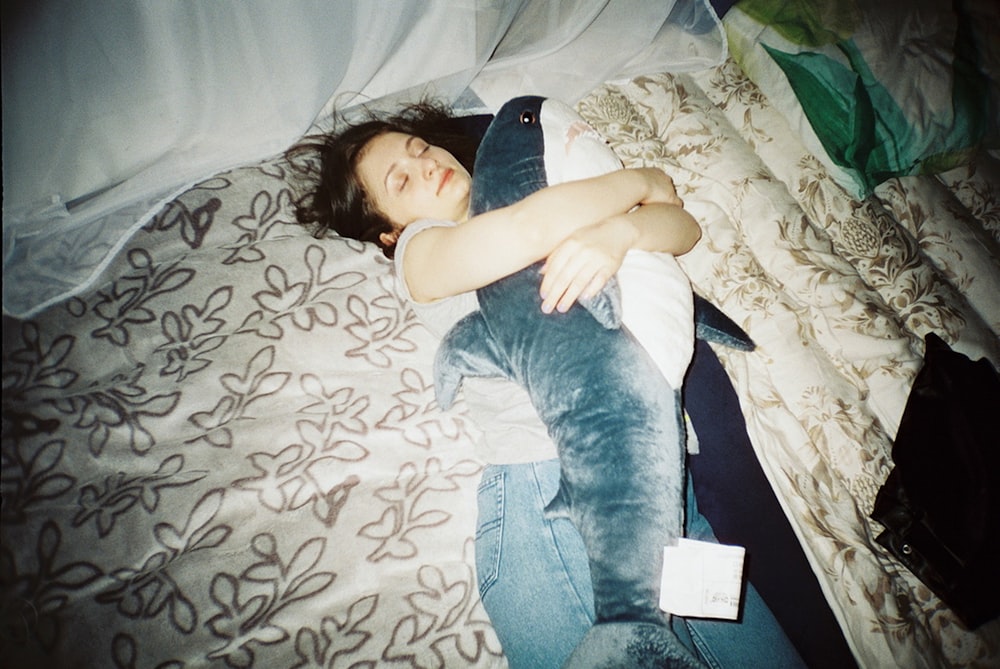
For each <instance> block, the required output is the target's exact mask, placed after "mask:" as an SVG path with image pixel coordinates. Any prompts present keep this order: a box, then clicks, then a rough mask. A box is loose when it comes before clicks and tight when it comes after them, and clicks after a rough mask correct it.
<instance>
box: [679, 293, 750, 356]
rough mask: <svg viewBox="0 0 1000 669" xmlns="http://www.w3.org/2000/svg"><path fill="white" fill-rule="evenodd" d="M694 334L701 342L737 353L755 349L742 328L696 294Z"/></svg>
mask: <svg viewBox="0 0 1000 669" xmlns="http://www.w3.org/2000/svg"><path fill="white" fill-rule="evenodd" d="M694 334H695V336H696V337H697V338H698V339H701V340H702V341H706V342H715V343H716V344H722V345H723V346H728V347H730V348H735V349H737V350H739V351H752V350H754V349H755V348H757V345H756V344H755V343H754V341H753V339H751V338H750V335H748V334H747V333H746V332H744V331H743V328H741V327H740V326H739V325H737V324H736V323H734V322H733V321H732V319H731V318H729V316H727V315H725V314H724V313H722V312H721V311H720V310H719V308H718V307H716V306H715V305H714V304H712V303H711V302H709V301H708V300H706V299H705V298H703V297H702V296H701V295H699V294H698V293H695V294H694Z"/></svg>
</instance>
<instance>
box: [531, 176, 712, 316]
mask: <svg viewBox="0 0 1000 669" xmlns="http://www.w3.org/2000/svg"><path fill="white" fill-rule="evenodd" d="M656 171H657V172H659V170H656ZM660 174H663V173H662V172H660ZM649 176H651V177H652V179H653V181H654V182H655V183H656V184H658V187H659V188H660V190H658V191H656V197H664V198H666V199H671V193H673V183H672V182H671V181H670V178H669V177H666V181H664V180H662V179H659V177H657V176H656V175H652V174H651V175H649ZM664 176H666V175H664ZM672 199H674V200H676V201H680V200H679V198H677V195H676V193H673V195H672ZM700 238H701V228H700V227H699V226H698V223H697V222H696V221H695V220H694V219H693V218H692V217H691V215H690V214H689V213H688V212H686V211H685V210H684V209H683V208H682V207H680V206H679V205H676V204H666V203H652V204H644V205H640V206H638V207H636V208H635V209H634V210H632V211H630V212H628V213H626V214H619V215H616V216H611V217H609V218H606V219H604V220H603V221H600V222H598V223H594V224H592V225H589V226H586V227H583V228H580V229H579V230H577V231H576V232H574V233H572V234H571V235H570V236H569V237H567V238H566V239H565V240H563V241H562V243H560V244H559V245H558V246H556V248H555V249H554V250H553V251H552V253H550V254H549V255H548V257H547V258H546V261H545V264H544V266H543V267H542V284H541V287H540V289H539V290H540V293H541V297H542V311H543V312H545V313H551V312H552V311H553V310H557V311H559V312H566V311H568V310H569V308H570V307H572V306H573V304H574V303H575V302H576V301H577V300H579V299H580V298H588V299H589V298H592V297H594V296H595V295H597V294H598V293H599V292H600V291H601V289H602V288H604V285H605V284H606V283H607V282H608V280H609V279H611V277H612V276H614V275H615V273H616V272H617V271H618V268H619V267H621V265H622V262H624V260H625V254H626V253H628V251H629V250H630V249H638V250H645V251H658V252H663V253H672V254H673V255H681V254H684V253H687V252H688V251H690V250H691V248H692V247H693V246H694V245H695V244H696V243H697V242H698V239H700Z"/></svg>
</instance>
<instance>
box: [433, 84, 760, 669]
mask: <svg viewBox="0 0 1000 669" xmlns="http://www.w3.org/2000/svg"><path fill="white" fill-rule="evenodd" d="M545 104H546V101H545V99H544V98H539V97H522V98H516V99H514V100H511V101H510V102H508V103H507V104H506V105H504V106H503V107H502V108H501V109H500V111H499V112H498V113H497V115H496V117H495V118H494V120H493V121H492V123H491V124H490V126H489V128H488V129H487V131H486V134H485V135H484V137H483V141H482V143H481V145H480V148H479V151H478V153H477V158H476V164H475V170H474V176H473V185H472V199H471V213H472V214H473V215H476V214H479V213H483V212H485V211H489V210H492V209H495V208H499V207H503V206H506V205H509V204H512V203H514V202H516V201H518V200H520V199H522V198H524V197H526V196H527V195H529V194H530V193H532V192H534V191H536V190H538V189H541V188H543V187H545V186H546V185H548V183H549V181H548V176H547V171H546V162H545V119H546V109H545ZM538 224H539V225H544V224H545V222H544V221H539V222H538ZM540 266H541V263H539V264H537V265H534V266H531V267H528V268H526V269H524V270H522V271H520V272H517V273H515V274H513V275H511V276H508V277H506V278H504V279H501V280H500V281H497V282H495V283H493V284H491V285H489V286H485V287H483V288H481V289H480V290H479V291H478V292H477V297H478V300H479V305H480V310H479V311H478V312H474V313H472V314H470V315H469V316H467V317H465V318H464V319H463V320H461V321H459V323H457V324H456V325H455V326H454V328H453V329H452V330H451V331H450V332H449V333H448V335H447V336H446V337H445V339H444V341H443V343H442V345H441V348H440V349H439V351H438V356H437V359H436V361H435V385H436V391H437V397H438V402H439V404H440V405H441V406H442V407H443V408H446V409H447V408H448V407H450V406H451V404H452V403H453V401H454V399H455V396H456V394H457V392H458V390H459V387H460V385H461V380H462V377H463V376H473V377H490V376H503V377H506V378H510V379H512V380H514V381H516V382H517V383H519V384H520V385H522V386H523V387H524V388H525V389H526V390H527V391H528V394H529V396H530V398H531V401H532V404H533V405H534V407H535V409H536V411H537V412H538V414H539V416H540V418H541V419H542V422H543V423H544V424H545V425H546V427H547V428H548V431H549V434H550V436H551V437H552V439H553V441H554V442H555V444H556V447H557V449H558V453H559V459H560V468H561V478H560V487H559V492H558V493H557V495H556V497H555V499H554V500H553V501H552V502H551V503H550V504H549V507H548V509H547V512H548V513H549V514H553V515H559V514H565V515H568V517H569V518H570V519H571V520H572V522H573V523H574V524H575V526H576V527H577V529H578V530H579V532H580V534H581V536H582V538H583V541H584V544H585V546H586V549H587V554H588V558H589V561H590V572H591V581H592V583H593V590H594V607H595V614H596V620H595V624H594V626H593V627H592V628H591V630H590V631H589V632H588V633H587V635H586V636H585V637H584V639H583V640H582V641H581V642H580V644H579V645H578V646H577V648H576V649H575V651H574V653H573V655H572V656H571V658H570V660H569V662H568V666H575V667H611V666H615V667H618V666H620V667H626V666H627V667H646V666H650V667H653V666H656V667H661V666H668V667H696V666H702V665H701V664H700V663H699V662H698V661H697V660H696V659H695V658H694V657H693V656H692V655H691V654H690V653H689V652H688V651H687V649H686V648H684V646H683V645H682V644H681V643H680V642H679V641H678V639H677V638H676V637H675V636H674V634H673V632H672V631H671V630H670V627H669V621H668V619H667V617H666V616H665V615H664V614H663V613H662V612H661V611H660V608H659V590H660V577H661V575H660V571H661V567H662V558H663V548H664V546H667V545H670V544H672V543H674V542H675V540H676V539H677V537H679V536H681V535H682V533H683V499H684V495H683V485H684V474H683V458H684V447H683V439H682V428H681V425H680V421H679V420H678V414H677V412H676V407H677V403H676V399H675V398H676V394H675V391H676V388H674V387H671V385H670V384H669V383H668V382H667V380H666V378H665V377H664V375H663V374H662V373H661V370H660V369H659V368H658V367H657V364H656V362H654V360H653V359H652V358H651V357H650V355H649V354H648V353H647V351H646V350H645V349H644V347H643V346H642V345H640V344H639V342H638V341H637V340H636V339H635V337H634V336H633V335H632V334H631V333H630V332H629V330H628V329H627V328H618V327H617V325H618V317H619V315H620V308H619V307H620V305H619V296H618V295H617V293H616V292H615V291H616V290H617V288H616V287H615V286H614V285H612V286H611V289H610V290H606V291H605V293H603V294H602V295H601V296H599V297H598V298H596V299H595V300H594V301H593V303H592V304H589V305H587V306H586V307H582V306H580V305H576V306H574V307H573V308H571V309H570V310H569V311H568V312H567V313H565V314H548V315H547V314H544V313H543V312H542V311H541V300H540V297H539V291H538V287H539V281H540V277H539V269H540ZM688 304H690V297H689V298H688ZM699 306H700V310H701V313H702V314H703V315H704V317H702V318H700V324H699V330H698V331H699V335H700V336H703V338H704V337H705V335H706V334H707V335H709V336H710V337H712V336H713V335H717V336H715V337H714V338H715V339H716V340H717V341H722V342H724V343H727V344H730V345H736V346H738V347H740V348H745V349H747V348H752V343H750V342H749V339H748V338H746V335H745V334H743V333H742V331H740V330H739V328H738V327H736V326H735V325H734V324H732V322H731V321H729V320H728V319H727V318H726V317H725V316H724V315H722V314H721V313H720V312H718V311H716V310H714V308H711V307H710V305H708V304H707V303H704V302H702V303H700V305H699ZM706 307H708V308H707V309H706ZM696 311H698V309H696ZM685 364H686V363H685Z"/></svg>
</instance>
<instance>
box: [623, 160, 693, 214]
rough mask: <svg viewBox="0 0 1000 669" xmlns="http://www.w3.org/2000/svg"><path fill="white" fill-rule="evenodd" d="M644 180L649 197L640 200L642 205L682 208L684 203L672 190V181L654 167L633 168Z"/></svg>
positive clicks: (675, 191) (673, 189) (674, 190)
mask: <svg viewBox="0 0 1000 669" xmlns="http://www.w3.org/2000/svg"><path fill="white" fill-rule="evenodd" d="M634 169H635V171H636V172H637V173H638V174H641V175H642V176H643V178H644V179H645V180H646V184H647V186H646V187H647V189H648V191H649V195H648V196H647V197H645V198H643V199H642V204H669V205H673V206H675V207H683V206H684V201H683V200H681V199H680V198H679V197H678V196H677V190H676V189H675V188H674V180H673V179H671V178H670V176H669V175H668V174H667V173H666V172H664V171H663V170H661V169H659V168H656V167H638V168H634Z"/></svg>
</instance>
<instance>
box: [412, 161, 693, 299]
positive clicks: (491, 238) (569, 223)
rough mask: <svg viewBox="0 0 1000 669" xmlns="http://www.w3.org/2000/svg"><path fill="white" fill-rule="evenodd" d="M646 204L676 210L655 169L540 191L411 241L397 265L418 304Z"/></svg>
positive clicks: (505, 270)
mask: <svg viewBox="0 0 1000 669" xmlns="http://www.w3.org/2000/svg"><path fill="white" fill-rule="evenodd" d="M651 203H665V204H680V200H679V199H678V198H677V194H676V192H675V191H674V187H673V182H672V181H671V180H670V177H668V176H667V175H666V174H664V173H663V171H662V170H659V169H656V168H638V169H625V170H618V171H615V172H610V173H608V174H605V175H602V176H599V177H593V178H591V179H583V180H580V181H572V182H567V183H563V184H559V185H557V186H551V187H549V188H544V189H542V190H540V191H537V192H536V193H533V194H531V195H529V196H528V197H526V198H525V199H523V200H521V201H520V202H517V203H516V204H513V205H511V206H509V207H503V208H501V209H496V210H494V211H491V212H487V213H485V214H481V215H479V216H475V217H473V218H471V219H470V220H468V221H466V222H465V223H462V224H461V225H457V226H454V227H431V228H428V229H426V230H423V231H421V232H420V233H418V234H417V235H415V236H414V237H413V239H411V240H410V241H409V244H408V246H407V249H406V256H405V258H403V273H404V277H405V280H406V284H407V287H408V288H409V291H410V294H411V295H412V296H413V298H414V299H415V300H416V301H417V302H432V301H434V300H438V299H441V298H444V297H450V296H452V295H457V294H459V293H464V292H467V291H470V290H476V289H477V288H481V287H483V286H485V285H488V284H490V283H493V282H494V281H497V280H498V279H501V278H503V277H505V276H507V275H509V274H513V273H514V272H517V271H519V270H521V269H524V268H525V267H527V266H528V265H531V264H532V263H534V262H537V261H539V260H541V259H542V258H545V257H547V256H548V254H549V253H551V252H552V250H553V249H555V248H556V246H557V245H558V244H559V243H560V242H561V241H563V240H564V239H566V238H567V237H569V236H570V235H571V234H573V233H574V232H576V231H578V230H580V229H582V228H585V227H587V226H589V225H593V224H594V223H597V222H599V221H602V220H605V219H607V218H609V217H612V216H615V215H618V214H622V213H625V212H627V211H629V210H630V209H632V208H633V207H635V206H636V205H639V204H651ZM643 241H644V240H637V242H636V243H637V244H638V245H641V244H642V243H643Z"/></svg>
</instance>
